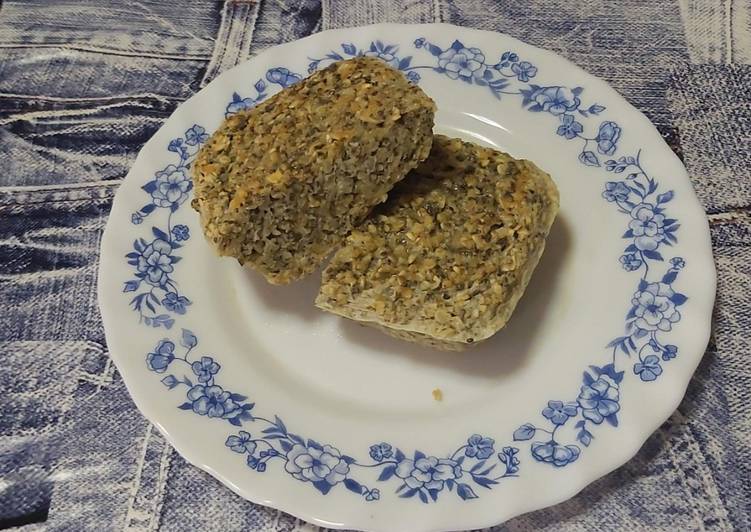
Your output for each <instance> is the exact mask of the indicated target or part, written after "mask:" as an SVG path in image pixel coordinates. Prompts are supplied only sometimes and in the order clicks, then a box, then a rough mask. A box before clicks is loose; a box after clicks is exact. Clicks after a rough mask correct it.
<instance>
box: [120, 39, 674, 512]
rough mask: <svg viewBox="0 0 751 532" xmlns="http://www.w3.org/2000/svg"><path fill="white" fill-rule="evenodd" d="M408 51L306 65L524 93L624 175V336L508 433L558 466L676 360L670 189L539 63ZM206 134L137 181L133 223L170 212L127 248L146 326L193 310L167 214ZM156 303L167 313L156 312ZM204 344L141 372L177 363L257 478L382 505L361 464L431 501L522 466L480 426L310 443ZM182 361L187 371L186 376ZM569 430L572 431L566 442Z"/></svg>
mask: <svg viewBox="0 0 751 532" xmlns="http://www.w3.org/2000/svg"><path fill="white" fill-rule="evenodd" d="M413 46H414V48H415V49H416V50H417V51H418V52H421V53H422V54H423V56H424V57H426V60H425V61H423V62H418V61H416V60H415V59H414V56H412V55H406V56H405V55H402V54H401V52H400V49H399V46H397V45H392V44H384V43H383V42H382V41H373V42H371V43H370V44H369V45H366V46H364V47H358V46H356V45H355V44H353V43H342V44H341V50H332V51H331V52H329V53H328V54H326V55H325V56H324V57H319V58H309V60H310V63H309V66H308V72H309V73H310V72H313V71H315V70H316V69H319V68H322V67H325V66H328V65H329V64H331V63H332V62H335V61H339V60H342V59H346V58H351V57H356V56H370V57H378V58H380V59H382V60H384V61H385V62H387V63H389V64H390V65H391V66H393V67H394V68H397V69H399V70H401V71H402V72H404V74H405V75H406V76H407V78H408V79H409V80H410V81H411V82H413V83H419V82H420V80H421V72H422V73H423V74H424V72H425V71H428V72H433V73H437V74H439V75H443V76H446V77H447V78H448V79H451V80H455V81H460V82H463V83H467V84H470V85H476V86H478V87H482V88H483V89H484V90H488V91H490V93H491V94H492V95H493V96H494V97H496V98H498V99H501V98H506V97H517V98H520V105H521V106H522V107H523V108H524V109H526V110H527V111H529V112H532V113H543V114H547V115H550V117H551V120H552V122H553V132H554V134H555V135H557V136H559V137H562V138H564V139H566V140H567V141H576V142H577V143H578V148H577V150H578V155H577V157H578V160H579V162H580V163H581V164H583V165H585V166H589V167H594V168H604V170H605V171H606V172H609V173H611V174H613V175H616V174H617V175H619V176H620V175H625V176H626V177H625V178H623V179H620V180H617V179H616V180H612V181H607V182H606V183H605V185H604V189H603V192H602V197H603V199H604V200H605V201H607V202H608V203H610V204H612V205H613V206H614V207H615V208H616V209H617V211H618V212H620V213H621V214H623V215H624V217H625V219H626V224H625V231H624V233H623V235H622V237H623V239H625V240H626V245H625V247H624V250H623V254H622V255H621V256H620V257H619V258H618V261H619V263H620V265H621V267H622V268H623V269H624V270H625V271H626V272H629V273H634V272H639V273H640V276H639V278H638V284H637V286H636V289H635V291H634V293H633V296H632V297H631V299H630V301H629V302H628V306H629V310H628V311H627V313H626V315H625V321H624V323H625V334H624V335H621V336H618V337H616V338H614V339H613V340H612V341H611V342H610V343H609V344H608V345H607V346H606V349H607V350H608V351H607V352H608V359H607V360H606V363H604V364H599V365H598V364H593V365H590V366H589V367H588V368H587V369H586V370H585V371H584V373H583V376H582V381H581V383H580V385H579V391H578V393H576V394H575V395H574V396H573V397H571V398H570V399H568V400H562V399H551V400H549V401H548V402H547V404H546V405H545V406H544V407H543V408H542V410H541V417H542V419H543V421H541V422H540V423H539V424H536V423H532V422H528V423H524V424H523V425H522V426H520V427H519V428H517V429H516V430H515V431H514V432H513V435H512V437H513V440H514V441H529V442H530V443H529V452H530V455H531V456H532V458H533V459H534V460H536V461H538V462H541V463H545V464H549V465H551V466H554V467H559V468H560V467H564V466H567V465H569V464H571V463H573V462H575V461H576V460H577V459H578V458H579V456H580V455H581V452H582V449H581V447H580V446H579V445H583V446H584V447H587V446H589V445H590V444H591V443H592V440H593V439H594V438H595V435H594V434H593V432H592V431H593V430H595V428H596V427H600V426H602V425H603V424H604V425H609V426H612V427H618V424H619V418H618V416H619V413H620V412H621V388H620V385H621V383H622V382H623V380H624V379H625V378H626V377H627V371H626V369H625V367H626V366H629V365H630V371H629V372H628V374H629V375H632V378H638V379H639V381H640V382H642V383H645V385H649V383H651V382H654V381H655V380H657V379H659V377H660V375H662V373H663V371H664V368H663V364H665V363H668V362H669V361H670V360H672V359H673V358H675V357H676V356H677V355H678V352H679V349H678V347H677V346H675V345H672V344H669V343H665V337H666V336H667V335H669V334H670V332H671V331H672V329H673V326H674V325H675V324H676V323H678V322H679V321H680V319H681V309H680V307H681V306H682V305H683V304H684V303H685V302H686V300H687V297H686V296H685V295H684V294H682V293H680V292H678V291H676V289H675V288H674V283H675V282H676V281H677V278H678V275H679V273H680V271H681V270H682V269H683V268H685V267H686V262H685V260H684V259H682V258H681V257H673V258H671V259H670V260H669V261H668V263H667V265H665V266H662V267H661V268H660V269H659V270H658V268H657V266H658V265H660V264H665V259H664V257H663V252H664V250H665V248H667V247H670V246H672V245H673V244H675V243H677V237H676V232H677V230H678V228H679V223H678V221H677V220H676V219H674V218H671V217H670V216H669V215H668V213H667V206H668V204H669V203H670V202H671V201H672V200H673V198H674V192H673V191H671V190H665V191H664V190H663V189H662V188H661V187H660V184H659V182H658V181H657V180H656V179H654V178H653V177H651V176H650V175H649V174H648V173H647V171H646V169H645V168H644V167H643V166H642V163H641V151H638V152H637V153H636V154H622V155H618V156H616V154H617V153H618V150H619V141H620V139H621V136H622V132H623V131H622V127H621V126H620V125H619V124H618V123H617V122H616V121H613V120H604V121H602V120H599V119H597V120H593V117H597V116H598V115H600V114H602V113H603V112H604V111H606V108H605V107H604V106H602V105H600V104H598V103H592V104H590V105H584V104H583V103H582V102H583V100H582V97H583V92H584V89H583V88H582V87H566V86H563V85H539V84H535V83H531V82H530V80H532V79H534V78H536V77H537V75H538V73H539V72H538V68H537V66H535V65H534V64H532V63H530V62H529V61H525V60H523V59H522V58H520V57H519V56H518V54H517V53H515V52H513V51H510V50H509V51H505V52H503V53H501V54H499V55H497V56H491V54H488V53H487V52H486V51H483V50H481V49H479V48H477V47H473V46H467V45H465V44H464V43H462V42H460V41H458V40H456V41H454V42H453V43H452V44H451V45H450V46H448V47H446V48H443V47H441V46H439V45H437V44H434V43H431V42H429V41H428V40H427V39H425V38H423V37H419V38H417V39H415V41H414V43H413ZM491 57H492V58H491ZM496 57H497V60H496V59H494V58H496ZM302 78H303V76H302V75H300V74H298V73H295V72H293V71H291V70H289V69H287V68H285V67H281V66H280V67H276V68H272V69H269V70H268V71H267V72H266V75H265V80H264V79H258V80H257V81H256V83H255V84H254V86H253V89H254V91H255V95H254V96H246V97H243V96H241V95H240V94H239V93H234V94H233V95H232V99H231V101H230V102H229V104H228V105H227V107H226V110H225V114H226V115H230V114H232V113H234V112H237V111H239V110H242V109H246V108H249V107H252V106H254V105H256V104H258V103H259V102H260V101H262V100H263V99H265V98H266V97H267V96H268V92H267V90H268V83H272V84H277V85H279V86H280V87H287V86H289V85H291V84H293V83H296V82H297V81H299V80H301V79H302ZM207 137H208V135H207V134H206V132H205V130H204V128H203V127H201V126H199V125H194V126H193V127H191V128H190V129H189V130H188V131H186V133H185V135H184V138H179V139H175V140H173V141H172V142H170V143H169V146H168V150H169V151H171V152H175V153H177V154H178V156H179V159H180V160H179V162H178V164H177V165H169V166H167V167H165V168H164V169H163V170H161V171H159V172H157V173H156V174H155V176H154V179H153V180H151V181H149V182H148V183H147V184H146V185H144V186H143V187H142V188H143V190H144V191H145V192H146V193H147V194H148V195H149V197H150V201H149V203H147V204H146V205H144V207H142V208H141V209H139V210H138V211H137V212H136V213H133V215H132V217H131V221H132V223H133V224H136V225H138V224H141V223H142V222H143V221H144V219H145V218H146V217H148V216H149V215H151V214H152V213H155V212H157V211H159V212H166V213H167V220H166V224H164V225H162V227H161V228H160V227H157V226H154V227H152V229H151V234H150V235H149V237H148V239H145V238H139V239H137V240H136V241H135V242H134V244H133V251H131V252H130V253H128V255H127V259H128V264H130V265H131V266H132V267H133V268H134V271H135V273H134V276H135V279H131V280H128V281H126V283H125V287H124V291H125V292H138V294H136V296H135V297H134V298H133V299H132V300H131V305H132V306H133V308H134V310H135V311H137V312H138V313H139V317H140V319H141V320H142V322H143V323H145V324H146V325H148V326H152V327H160V326H163V327H166V328H167V329H169V328H170V327H172V325H173V324H174V320H175V318H176V317H177V316H179V315H182V314H185V312H186V311H187V308H188V306H190V304H191V301H190V300H189V299H188V298H187V297H186V296H185V295H182V294H181V293H180V292H179V291H178V289H177V284H176V282H175V281H174V277H173V273H174V268H175V265H176V264H177V263H178V262H179V260H180V257H179V256H177V255H176V254H175V251H176V250H178V249H179V248H180V246H181V245H182V244H181V242H185V241H186V240H188V239H189V238H190V230H189V228H188V227H187V226H186V225H182V224H179V225H174V226H173V225H172V215H173V214H174V213H175V212H176V211H177V210H178V209H180V208H181V206H182V205H183V204H184V203H185V201H186V199H187V196H188V193H189V192H190V189H191V186H192V185H191V183H190V180H189V177H188V174H187V169H188V166H189V163H190V160H191V159H192V157H193V156H194V155H195V153H196V151H197V149H198V147H199V146H200V144H201V143H203V142H205V141H206V139H207ZM158 307H162V308H164V309H165V312H164V313H161V312H158V311H157V310H156V309H157V308H158ZM197 343H198V339H197V337H196V335H194V334H193V333H192V332H190V331H189V330H186V329H183V334H182V338H181V340H180V345H181V346H182V347H183V348H184V352H183V354H182V355H178V354H177V353H176V349H177V348H176V345H175V343H174V342H173V341H172V340H170V339H163V340H161V341H160V342H159V343H158V344H157V345H156V346H155V347H154V349H153V351H151V352H149V353H148V354H147V356H146V364H147V367H148V368H149V370H151V371H153V372H155V373H158V374H164V373H167V372H168V371H169V372H170V373H169V374H168V375H166V376H164V377H163V378H162V380H161V382H162V383H163V384H164V385H165V386H166V387H167V388H169V389H171V390H172V389H177V388H181V389H183V390H184V392H185V401H184V402H183V403H182V404H180V405H179V406H178V408H180V409H182V410H185V411H191V412H193V413H194V414H195V415H199V416H205V417H207V418H216V419H220V420H225V421H227V422H228V423H230V424H231V425H234V426H236V427H243V428H242V430H238V431H237V432H234V433H232V434H230V435H229V436H228V437H227V439H226V442H225V445H226V447H227V448H228V450H229V451H230V452H234V453H237V454H241V455H243V456H245V462H246V464H247V466H248V467H249V468H250V469H252V470H254V471H256V472H258V473H263V472H265V471H266V469H267V464H268V463H269V462H272V461H273V462H277V463H279V465H280V466H281V467H282V468H283V469H284V471H285V472H286V473H287V474H288V475H289V476H290V477H292V478H294V479H296V480H298V481H300V482H306V483H310V484H311V485H312V486H313V487H314V488H315V489H317V490H318V491H319V492H320V493H322V494H324V495H325V494H327V493H328V492H329V491H330V490H331V489H332V488H334V487H335V486H339V485H343V486H344V488H346V489H348V490H350V491H352V492H354V493H356V494H358V495H360V496H362V497H363V498H364V499H365V500H366V501H376V500H379V499H380V497H381V492H380V489H379V488H377V487H372V486H366V485H365V484H364V483H362V482H361V481H359V480H357V479H358V477H357V474H356V473H357V472H358V470H361V469H362V468H377V469H378V470H379V471H380V475H379V477H378V481H379V482H393V483H395V484H396V489H395V492H396V493H397V494H399V497H404V498H411V497H416V498H418V499H419V500H421V501H422V502H423V503H428V502H430V501H437V500H438V498H439V496H440V494H441V493H443V492H444V491H450V492H454V493H455V494H456V495H457V496H458V497H460V498H461V499H463V500H471V499H474V498H476V497H477V496H478V495H477V493H476V492H475V489H477V487H478V486H479V487H482V488H488V489H489V488H492V487H493V486H494V485H496V484H497V483H498V482H499V481H500V480H501V479H504V478H507V477H514V476H518V474H519V470H520V458H519V449H518V448H517V447H512V446H505V447H503V448H502V449H501V451H500V452H497V453H496V449H495V441H494V439H493V438H490V437H487V436H481V435H479V434H473V435H471V436H469V437H468V438H467V440H466V443H464V444H462V445H461V446H459V447H458V448H457V449H456V450H455V451H454V452H452V453H448V454H445V455H442V456H438V455H431V454H428V453H424V452H421V451H414V452H413V453H411V454H409V455H407V454H405V453H404V452H403V451H402V450H400V449H398V448H396V447H393V446H392V445H391V444H390V443H387V442H378V443H374V444H373V445H371V446H370V448H369V450H368V457H369V460H367V459H357V458H354V457H352V456H350V455H347V454H344V453H342V452H341V451H340V450H339V449H338V448H337V447H336V446H334V445H333V444H321V443H318V442H317V441H315V440H312V439H310V438H304V437H302V436H300V435H298V434H295V433H293V432H290V431H289V430H288V429H287V427H286V425H285V424H284V422H283V421H282V419H281V418H280V417H278V416H276V415H274V416H273V419H272V418H268V417H261V416H256V415H254V414H253V413H252V412H253V409H254V406H255V405H254V403H252V402H248V400H247V397H246V396H244V395H240V394H237V393H233V392H230V391H228V390H225V389H224V388H223V387H222V386H221V385H220V384H218V383H217V382H216V378H217V376H218V375H219V373H220V371H221V365H220V364H219V362H217V361H215V360H214V359H213V358H212V357H210V356H208V355H204V356H201V357H200V358H198V359H190V358H189V356H190V353H191V352H192V350H193V349H194V348H195V347H196V345H197ZM178 367H180V368H182V370H183V371H182V374H181V373H180V372H179V371H178ZM244 423H252V424H254V428H253V429H252V431H251V429H250V428H248V430H245V428H246V427H245V426H244V425H243V424H244ZM567 431H568V432H567ZM565 434H569V435H570V439H569V438H567V437H566V436H565ZM567 439H569V441H566V440H567ZM571 440H573V441H571Z"/></svg>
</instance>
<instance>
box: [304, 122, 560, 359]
mask: <svg viewBox="0 0 751 532" xmlns="http://www.w3.org/2000/svg"><path fill="white" fill-rule="evenodd" d="M558 205H559V198H558V189H557V188H556V186H555V184H554V183H553V181H552V179H551V178H550V176H549V175H548V174H546V173H545V172H543V171H542V170H540V169H539V168H537V167H536V166H535V165H534V164H532V163H531V162H529V161H524V160H516V159H513V158H512V157H511V156H509V155H508V154H505V153H501V152H499V151H495V150H492V149H489V148H484V147H481V146H478V145H475V144H471V143H468V142H463V141H461V140H458V139H450V138H447V137H444V136H442V135H436V136H435V138H434V141H433V147H432V150H431V153H430V156H429V157H428V159H427V160H425V161H424V162H423V163H422V164H420V165H419V166H418V167H417V169H416V170H414V171H413V172H412V173H411V174H410V175H409V176H408V177H407V178H406V179H405V180H404V181H402V182H401V183H399V184H398V185H397V186H396V187H395V188H394V190H393V191H392V192H391V194H390V195H389V199H388V201H387V202H386V203H385V204H383V205H381V206H379V207H378V208H377V209H376V210H375V211H374V212H373V214H372V215H371V216H370V217H369V218H368V219H367V220H366V221H365V222H364V223H363V224H362V225H361V226H360V227H358V228H357V229H355V230H354V231H353V232H352V233H351V234H350V235H349V236H348V237H347V240H346V242H345V245H344V246H343V247H342V248H340V249H339V250H338V251H337V253H336V254H335V255H334V257H333V259H332V260H331V262H330V263H329V265H328V266H327V267H326V269H325V270H324V272H323V284H322V286H321V290H320V292H319V294H318V297H317V299H316V305H317V306H318V307H320V308H322V309H324V310H327V311H330V312H333V313H336V314H339V315H341V316H344V317H346V318H350V319H353V320H358V321H362V322H364V323H366V324H368V325H372V326H374V327H377V328H379V329H380V330H382V331H384V332H387V333H389V334H391V335H393V336H396V337H397V338H401V339H404V340H409V341H413V342H418V343H420V344H423V345H428V346H431V347H436V348H439V349H446V350H461V349H463V348H465V347H467V346H469V345H473V344H477V343H478V342H480V341H482V340H485V339H487V338H488V337H490V336H492V335H493V334H495V333H496V332H497V331H498V330H499V329H501V328H502V327H503V326H504V325H505V324H506V322H507V321H508V319H509V317H510V316H511V313H512V312H513V310H514V308H515V306H516V303H517V302H518V301H519V298H520V297H521V296H522V294H523V292H524V290H525V288H526V286H527V283H528V282H529V279H530V277H531V276H532V272H533V271H534V269H535V266H536V265H537V262H538V261H539V259H540V256H541V255H542V252H543V250H544V248H545V239H546V237H547V235H548V232H549V231H550V226H551V225H552V223H553V220H554V219H555V216H556V214H557V212H558Z"/></svg>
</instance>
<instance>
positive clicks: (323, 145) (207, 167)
mask: <svg viewBox="0 0 751 532" xmlns="http://www.w3.org/2000/svg"><path fill="white" fill-rule="evenodd" d="M434 113H435V104H434V103H433V101H432V100H431V99H430V98H429V97H428V96H427V95H425V93H424V92H423V91H422V90H421V89H420V88H419V87H417V86H415V85H412V84H410V83H409V82H408V81H407V79H406V78H405V77H404V76H403V75H402V74H401V73H400V72H399V71H397V70H394V69H393V68H391V67H389V66H388V65H387V64H386V63H384V62H383V61H381V60H379V59H374V58H368V57H359V58H355V59H350V60H347V61H341V62H338V63H334V64H332V65H331V66H329V67H327V68H326V69H324V70H321V71H319V72H316V73H314V74H312V75H311V76H310V77H308V78H307V79H305V80H302V81H300V82H298V83H296V84H295V85H292V86H291V87H289V88H287V89H284V90H283V91H282V92H279V93H278V94H276V95H274V96H272V97H271V98H269V99H268V100H266V101H265V102H263V103H261V104H259V105H258V106H256V107H254V108H252V109H248V110H244V111H241V112H239V113H237V114H234V115H232V116H230V117H228V118H227V119H226V120H225V121H224V123H222V125H221V126H220V127H219V129H217V131H216V132H215V133H214V134H213V135H212V136H211V138H210V139H209V140H208V141H207V142H206V144H205V145H204V146H203V148H202V149H201V150H200V151H199V153H198V155H197V157H196V160H195V162H194V164H193V170H192V172H193V181H194V185H195V199H194V201H193V207H194V208H195V209H196V210H197V211H198V212H199V214H200V218H201V224H202V227H203V230H204V234H205V235H206V237H207V239H208V240H209V241H210V243H211V244H212V245H213V246H214V248H215V249H216V250H217V252H218V253H219V254H220V255H225V256H231V257H235V258H236V259H237V260H238V261H239V262H240V263H241V264H244V265H247V266H249V267H251V268H253V269H255V270H257V271H258V272H260V273H261V274H263V275H264V277H265V278H266V279H267V280H268V281H269V282H271V283H274V284H286V283H289V282H292V281H294V280H296V279H299V278H301V277H303V276H304V275H306V274H307V273H310V272H311V271H313V270H314V269H315V268H316V267H317V266H319V265H320V264H321V262H322V261H323V260H324V258H325V257H326V256H327V255H328V254H329V253H330V252H331V251H333V249H334V248H335V247H336V246H338V245H339V244H341V242H342V240H343V238H344V236H345V235H346V234H347V233H348V232H349V231H350V230H351V229H352V228H353V227H354V226H355V225H357V224H358V223H360V222H361V221H362V220H363V218H364V217H365V216H366V215H367V214H368V213H369V212H370V211H371V209H372V208H373V207H374V206H375V205H377V204H378V203H380V202H382V201H384V200H385V199H386V194H387V192H388V191H389V190H391V188H392V187H393V185H394V184H395V183H397V182H398V181H400V180H401V179H403V178H404V176H405V175H406V174H407V173H408V172H409V171H410V170H412V169H413V168H415V166H416V165H417V164H418V163H419V162H420V161H422V160H424V159H425V158H426V157H427V156H428V153H429V152H430V146H431V143H432V139H433V135H432V128H433V115H434Z"/></svg>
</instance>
